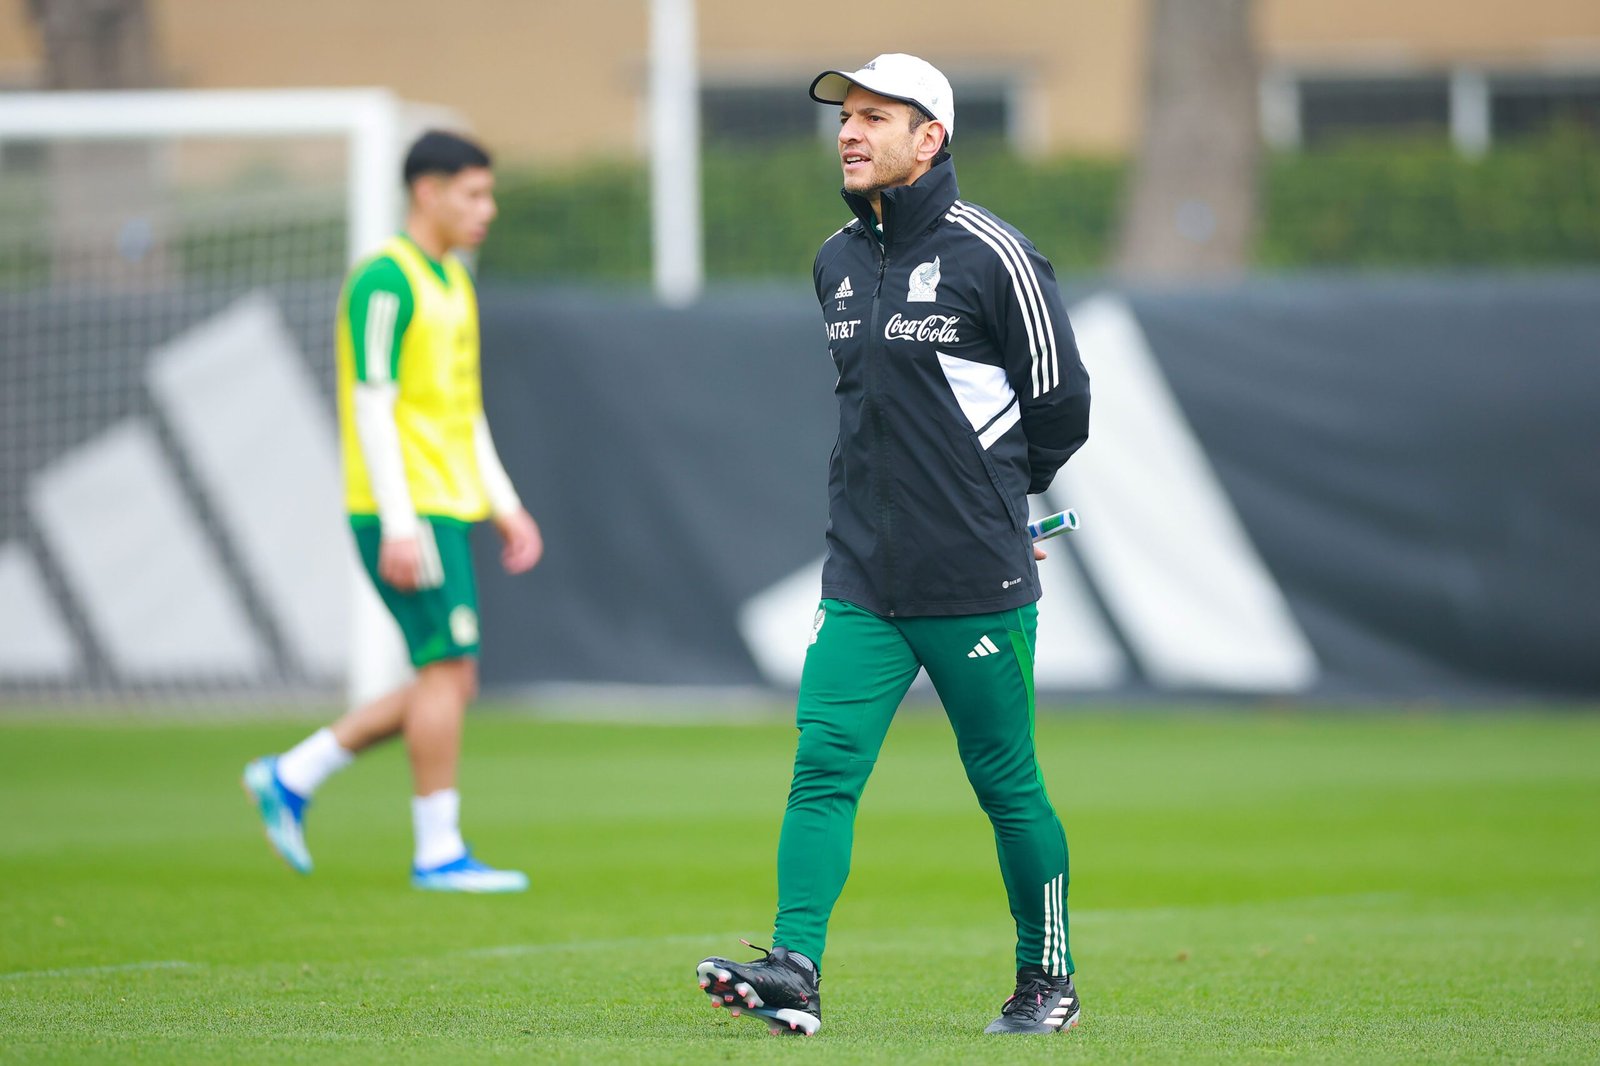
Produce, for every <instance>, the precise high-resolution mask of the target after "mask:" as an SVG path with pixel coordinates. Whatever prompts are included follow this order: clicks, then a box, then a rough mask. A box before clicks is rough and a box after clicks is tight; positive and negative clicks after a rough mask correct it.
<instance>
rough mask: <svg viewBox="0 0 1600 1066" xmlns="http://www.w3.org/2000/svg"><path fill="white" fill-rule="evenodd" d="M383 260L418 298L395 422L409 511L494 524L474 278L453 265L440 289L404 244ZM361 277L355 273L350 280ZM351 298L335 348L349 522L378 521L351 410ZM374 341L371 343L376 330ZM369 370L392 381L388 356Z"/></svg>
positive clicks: (387, 248) (374, 377)
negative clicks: (483, 471) (482, 465)
mask: <svg viewBox="0 0 1600 1066" xmlns="http://www.w3.org/2000/svg"><path fill="white" fill-rule="evenodd" d="M378 256H386V257H388V258H390V259H392V260H393V261H394V262H395V263H396V264H397V265H398V266H399V267H400V269H401V271H402V273H404V274H405V277H406V281H407V283H408V284H409V286H410V289H411V300H412V314H411V321H410V323H409V325H407V327H406V329H405V332H404V334H403V335H402V337H401V341H400V355H399V360H398V363H399V366H398V371H397V372H396V374H395V379H396V384H397V385H398V387H399V397H398V399H397V400H396V402H395V412H394V415H395V423H396V425H397V426H398V428H399V431H400V454H401V458H402V459H403V460H404V462H405V470H406V485H407V487H408V488H409V489H410V490H411V504H412V506H413V507H414V508H415V509H416V511H417V513H418V514H425V515H443V516H447V517H450V518H457V519H461V520H463V521H468V522H475V521H478V520H479V519H482V518H485V517H487V516H488V514H489V500H488V497H487V496H486V495H485V493H484V490H483V480H482V478H481V477H480V476H479V474H478V456H477V450H476V447H475V445H474V441H473V426H474V423H475V422H476V421H477V419H478V417H479V416H480V415H481V414H482V413H483V384H482V379H481V378H480V376H479V370H478V302H477V297H476V294H475V293H474V291H473V287H472V278H471V276H470V275H468V273H467V271H466V268H465V267H463V266H462V265H461V261H460V260H459V259H457V258H456V257H455V256H453V255H446V256H445V257H444V261H443V264H442V265H443V267H444V272H445V277H444V280H442V281H441V280H440V278H439V275H438V274H437V273H435V272H434V269H433V268H432V266H430V265H429V263H428V260H427V259H426V257H424V256H423V254H422V252H421V251H420V250H419V249H418V248H417V247H416V246H415V245H414V244H412V243H411V242H410V241H409V240H406V239H405V238H403V237H391V238H390V239H389V240H388V241H387V242H385V243H384V245H383V247H382V248H381V249H380V250H379V252H378ZM369 262H370V260H369ZM363 265H365V264H363ZM360 269H361V268H359V267H358V268H357V270H356V271H353V272H352V274H351V279H354V278H355V277H356V276H357V275H358V274H359V273H360ZM351 290H352V284H351V281H350V280H347V281H346V282H345V286H344V292H343V293H342V294H341V296H340V299H339V326H338V339H337V349H338V351H337V355H338V375H339V379H338V386H339V390H338V391H339V423H340V438H341V440H340V444H341V448H342V451H343V454H344V471H345V506H346V508H347V509H348V510H349V512H350V513H351V514H376V513H377V510H378V505H377V501H376V500H375V499H374V498H373V495H372V487H371V484H370V482H369V480H368V477H367V467H366V462H365V460H364V459H363V457H362V454H361V445H360V441H359V439H358V438H357V436H356V428H355V418H354V410H353V404H352V397H353V395H354V389H355V385H356V352H355V343H354V339H353V338H352V337H351V329H350V315H349V313H348V312H349V306H348V302H349V300H350V298H351ZM367 333H368V336H369V338H370V337H371V336H372V335H373V331H372V329H370V328H369V329H368V330H367ZM366 362H367V373H366V380H367V381H383V380H386V379H387V378H388V377H389V374H390V366H389V353H388V352H387V351H382V352H372V351H369V352H367V353H366Z"/></svg>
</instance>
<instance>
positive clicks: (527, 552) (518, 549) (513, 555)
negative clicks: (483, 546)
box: [494, 507, 544, 574]
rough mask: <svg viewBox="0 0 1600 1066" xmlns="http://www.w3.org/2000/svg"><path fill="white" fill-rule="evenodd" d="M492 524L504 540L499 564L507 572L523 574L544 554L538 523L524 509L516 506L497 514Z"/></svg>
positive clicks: (542, 538)
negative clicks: (511, 509)
mask: <svg viewBox="0 0 1600 1066" xmlns="http://www.w3.org/2000/svg"><path fill="white" fill-rule="evenodd" d="M494 526H495V528H496V529H498V530H499V531H500V537H501V539H503V540H504V541H505V542H506V546H505V548H503V549H502V550H501V552H500V565H501V566H503V567H505V568H506V573H508V574H524V573H527V572H528V571H529V570H532V569H533V567H534V565H535V564H536V563H538V561H539V559H540V557H541V556H543V555H544V537H543V536H542V535H540V533H539V523H537V522H535V521H534V520H533V516H532V515H531V514H529V513H528V512H527V510H526V509H524V508H521V507H518V508H517V509H516V510H515V511H507V512H506V513H505V514H503V515H497V516H496V517H495V520H494Z"/></svg>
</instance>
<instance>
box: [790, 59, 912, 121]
mask: <svg viewBox="0 0 1600 1066" xmlns="http://www.w3.org/2000/svg"><path fill="white" fill-rule="evenodd" d="M852 85H859V86H861V88H863V89H865V90H867V92H869V93H876V94H877V95H879V96H882V97H884V98H885V99H889V100H899V101H900V102H901V103H902V104H910V105H911V106H912V107H914V108H916V109H917V110H918V111H921V112H922V113H923V114H924V115H927V116H928V117H929V118H930V119H932V120H933V121H935V122H938V121H939V116H938V115H935V114H934V113H933V112H932V111H929V110H928V109H927V108H925V107H923V106H922V104H921V102H920V101H917V100H913V99H912V98H911V97H909V96H901V95H900V94H899V93H891V92H886V91H884V90H883V89H880V88H878V87H877V86H876V85H873V84H872V83H871V82H869V81H863V80H861V79H859V78H856V77H853V76H852V75H849V74H846V73H844V72H843V71H840V70H825V71H823V72H822V73H821V74H818V75H817V76H816V78H814V79H813V80H812V82H811V99H813V100H815V101H816V102H817V103H819V104H842V103H844V98H845V97H846V96H849V95H850V86H852Z"/></svg>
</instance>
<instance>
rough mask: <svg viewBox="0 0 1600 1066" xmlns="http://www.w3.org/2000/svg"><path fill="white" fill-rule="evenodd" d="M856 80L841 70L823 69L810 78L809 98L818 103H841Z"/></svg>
mask: <svg viewBox="0 0 1600 1066" xmlns="http://www.w3.org/2000/svg"><path fill="white" fill-rule="evenodd" d="M854 84H856V82H855V81H854V80H853V79H852V78H851V77H850V75H848V74H846V73H845V72H844V71H842V70H825V71H823V72H822V73H821V74H818V75H817V76H816V77H815V78H813V79H811V99H813V100H815V101H816V102H817V103H819V104H842V103H844V98H845V97H846V96H849V95H850V86H852V85H854Z"/></svg>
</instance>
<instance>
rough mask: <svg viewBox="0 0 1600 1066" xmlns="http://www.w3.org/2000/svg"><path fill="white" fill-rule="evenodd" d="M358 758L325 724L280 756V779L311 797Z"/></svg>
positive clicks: (290, 787)
mask: <svg viewBox="0 0 1600 1066" xmlns="http://www.w3.org/2000/svg"><path fill="white" fill-rule="evenodd" d="M354 758H355V754H354V753H353V752H349V751H346V750H345V749H344V748H343V747H342V746H341V745H340V743H339V742H338V740H336V739H334V736H333V730H331V729H328V728H327V727H326V726H324V727H323V728H322V729H319V730H317V731H316V732H315V733H312V734H311V735H310V736H309V737H306V739H304V740H302V741H301V742H300V743H298V744H296V745H295V746H294V747H292V748H290V749H289V750H288V751H286V752H284V753H283V754H282V755H280V756H278V780H279V781H282V782H283V785H284V787H285V788H287V789H288V790H289V791H290V792H293V793H294V794H295V795H297V796H303V797H305V798H306V799H310V798H311V794H312V793H313V792H315V791H316V790H317V788H318V786H320V785H321V784H322V782H324V781H326V780H327V779H328V778H329V777H331V776H332V775H333V774H334V773H335V772H336V771H339V770H343V769H344V768H345V767H346V766H349V765H350V760H351V759H354Z"/></svg>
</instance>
